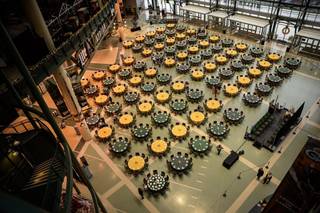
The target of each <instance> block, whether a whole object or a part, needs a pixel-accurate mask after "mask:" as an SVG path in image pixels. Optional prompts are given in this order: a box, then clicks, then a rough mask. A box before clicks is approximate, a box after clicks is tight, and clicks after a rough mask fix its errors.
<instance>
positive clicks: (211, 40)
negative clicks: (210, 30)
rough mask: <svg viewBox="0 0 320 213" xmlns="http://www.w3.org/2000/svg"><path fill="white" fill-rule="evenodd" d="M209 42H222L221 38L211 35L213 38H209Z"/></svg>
mask: <svg viewBox="0 0 320 213" xmlns="http://www.w3.org/2000/svg"><path fill="white" fill-rule="evenodd" d="M209 41H210V42H211V43H218V42H219V41H220V36H218V35H211V36H210V37H209Z"/></svg>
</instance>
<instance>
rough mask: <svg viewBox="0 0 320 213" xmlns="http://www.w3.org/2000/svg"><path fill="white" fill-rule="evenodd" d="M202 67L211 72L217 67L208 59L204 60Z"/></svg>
mask: <svg viewBox="0 0 320 213" xmlns="http://www.w3.org/2000/svg"><path fill="white" fill-rule="evenodd" d="M203 67H204V69H205V71H207V72H213V71H215V70H216V69H217V65H216V64H215V63H214V62H210V61H209V62H206V63H205V64H204V66H203Z"/></svg>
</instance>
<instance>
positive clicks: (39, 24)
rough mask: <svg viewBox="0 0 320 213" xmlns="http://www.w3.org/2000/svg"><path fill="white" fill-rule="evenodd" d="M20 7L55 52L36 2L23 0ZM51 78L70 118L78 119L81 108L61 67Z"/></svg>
mask: <svg viewBox="0 0 320 213" xmlns="http://www.w3.org/2000/svg"><path fill="white" fill-rule="evenodd" d="M22 5H23V8H24V11H25V14H26V17H27V19H28V20H29V21H30V22H31V23H32V25H33V27H34V29H35V31H36V32H37V34H38V35H39V36H40V37H42V38H43V39H44V40H45V42H46V45H47V47H48V49H49V50H52V51H53V50H55V48H56V47H55V45H54V42H53V40H52V37H51V34H50V32H49V29H48V27H47V25H46V23H45V21H44V18H43V16H42V13H41V11H40V8H39V6H38V4H37V1H36V0H24V1H22ZM53 76H54V78H55V80H56V82H57V85H58V88H59V90H60V92H61V94H62V96H63V99H64V101H65V103H66V106H67V108H68V110H69V112H70V114H71V115H72V116H74V117H75V118H76V117H78V116H79V115H80V113H81V107H80V105H79V102H78V100H77V97H76V95H75V93H74V91H73V88H72V84H71V81H70V79H69V77H68V76H67V73H66V71H65V70H64V68H63V66H60V67H59V68H58V69H57V70H56V71H54V73H53Z"/></svg>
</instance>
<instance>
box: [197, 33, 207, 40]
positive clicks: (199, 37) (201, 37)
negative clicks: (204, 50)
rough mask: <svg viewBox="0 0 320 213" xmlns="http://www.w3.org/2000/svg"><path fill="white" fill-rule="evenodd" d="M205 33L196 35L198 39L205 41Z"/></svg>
mask: <svg viewBox="0 0 320 213" xmlns="http://www.w3.org/2000/svg"><path fill="white" fill-rule="evenodd" d="M207 36H208V35H207V33H204V32H201V33H198V34H197V37H198V39H202V40H203V39H206V38H207Z"/></svg>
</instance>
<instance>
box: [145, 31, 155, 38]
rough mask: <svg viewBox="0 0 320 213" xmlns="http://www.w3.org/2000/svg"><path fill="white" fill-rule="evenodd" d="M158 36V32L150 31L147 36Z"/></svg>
mask: <svg viewBox="0 0 320 213" xmlns="http://www.w3.org/2000/svg"><path fill="white" fill-rule="evenodd" d="M155 35H156V32H155V31H148V32H147V33H146V36H147V37H154V36H155Z"/></svg>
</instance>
